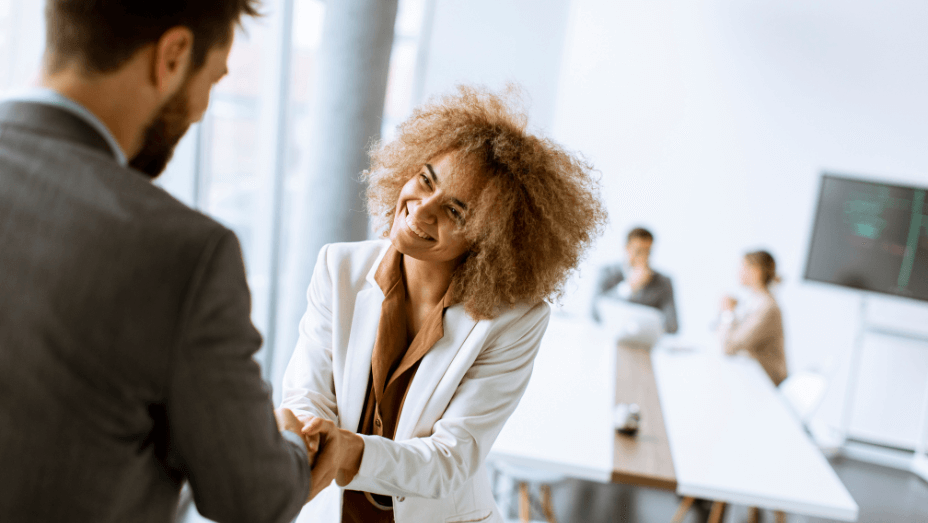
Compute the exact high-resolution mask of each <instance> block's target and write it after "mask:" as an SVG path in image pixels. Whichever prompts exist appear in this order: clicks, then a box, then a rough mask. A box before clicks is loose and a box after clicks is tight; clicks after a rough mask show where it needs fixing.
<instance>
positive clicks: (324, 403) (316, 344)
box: [281, 245, 338, 421]
mask: <svg viewBox="0 0 928 523" xmlns="http://www.w3.org/2000/svg"><path fill="white" fill-rule="evenodd" d="M328 248H329V247H328V245H326V246H324V247H323V248H322V249H321V250H320V251H319V259H318V260H317V261H316V268H315V269H314V270H313V277H312V280H310V283H309V289H308V290H307V291H306V300H307V302H308V303H309V305H308V307H307V308H306V314H304V315H303V318H302V319H301V320H300V337H299V340H298V341H297V345H296V348H295V349H294V350H293V356H291V357H290V363H288V364H287V370H286V372H284V380H283V386H284V388H283V401H282V402H281V406H282V407H287V408H289V409H292V410H293V412H295V413H296V414H308V415H310V416H315V417H317V418H325V419H328V420H332V421H336V420H337V418H338V406H337V399H336V396H335V378H334V374H333V372H334V369H333V362H332V308H331V305H330V304H331V302H332V277H331V275H330V274H329V270H328V264H327V263H326V257H327V253H328Z"/></svg>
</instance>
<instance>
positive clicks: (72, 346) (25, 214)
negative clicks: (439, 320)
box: [0, 102, 310, 523]
mask: <svg viewBox="0 0 928 523" xmlns="http://www.w3.org/2000/svg"><path fill="white" fill-rule="evenodd" d="M250 307H251V304H250V295H249V291H248V287H247V284H246V281H245V273H244V268H243V264H242V257H241V252H240V249H239V244H238V241H237V240H236V237H235V235H234V234H233V233H232V232H231V231H229V230H228V229H226V228H224V227H222V226H221V225H219V224H218V223H216V222H215V221H213V220H211V219H209V218H207V217H206V216H204V215H202V214H200V213H198V212H195V211H193V210H191V209H189V208H187V207H186V206H184V205H183V204H181V203H180V202H178V201H176V200H175V199H174V198H172V197H171V196H169V195H168V194H167V193H165V192H164V191H163V190H161V189H159V188H158V187H155V186H154V185H152V184H151V183H150V182H149V180H148V179H147V178H145V177H144V176H143V175H141V174H140V173H138V172H136V171H134V170H131V169H126V168H122V167H120V166H119V165H118V164H117V163H116V162H115V161H114V159H113V153H112V151H111V150H110V149H109V148H108V146H107V144H106V142H105V141H104V139H103V138H102V137H101V136H100V135H99V134H98V133H97V132H96V131H94V130H93V129H92V128H91V127H90V126H89V125H88V124H87V123H85V122H84V121H83V120H82V119H80V118H79V117H77V116H75V115H73V114H71V113H69V112H67V111H64V110H61V109H58V108H53V107H51V106H46V105H39V104H31V103H22V102H20V103H5V104H0V521H4V522H6V521H9V522H14V521H16V522H19V521H29V522H61V521H69V522H94V523H101V522H120V523H122V522H167V521H171V520H173V519H174V515H175V511H176V507H177V499H178V492H179V491H180V488H181V486H182V485H183V483H184V481H189V482H190V485H191V488H192V491H193V496H194V499H195V500H196V503H197V506H198V508H199V509H200V511H201V513H203V515H205V516H207V517H209V518H211V519H215V520H218V521H221V522H225V521H229V522H232V521H242V522H260V521H275V522H276V521H289V520H290V519H292V518H293V517H294V516H295V515H296V514H297V512H298V511H299V509H300V507H301V506H302V504H303V501H305V497H306V494H307V493H308V489H309V476H310V473H309V466H308V463H307V460H306V451H305V448H304V447H303V446H302V445H300V444H297V443H296V442H298V441H299V438H298V437H297V436H296V435H292V434H291V435H289V436H292V438H290V441H288V439H286V438H284V437H282V436H281V434H280V433H279V432H278V431H277V428H276V425H275V422H274V417H273V411H272V404H271V399H270V395H269V391H268V389H267V387H266V386H265V385H264V383H263V381H262V380H261V376H260V372H259V367H258V364H257V363H256V362H255V361H254V360H253V359H252V356H253V354H254V353H255V351H257V350H258V348H259V347H260V345H261V337H260V335H259V334H258V332H257V331H256V330H255V328H254V327H253V326H252V324H251V321H250V317H249V314H250ZM294 440H296V441H294Z"/></svg>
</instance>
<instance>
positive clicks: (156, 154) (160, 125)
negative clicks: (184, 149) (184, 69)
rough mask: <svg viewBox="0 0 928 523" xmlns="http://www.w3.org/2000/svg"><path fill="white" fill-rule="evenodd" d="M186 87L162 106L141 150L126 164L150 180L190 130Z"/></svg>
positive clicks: (169, 159)
mask: <svg viewBox="0 0 928 523" xmlns="http://www.w3.org/2000/svg"><path fill="white" fill-rule="evenodd" d="M188 86H189V82H184V84H183V85H182V86H181V88H180V90H178V91H177V94H175V95H174V96H172V97H171V98H170V99H168V101H167V102H165V103H164V105H163V106H161V109H160V110H159V111H158V114H156V115H155V118H154V120H153V121H152V123H151V124H150V125H149V126H148V128H147V129H146V130H145V137H144V141H143V142H142V148H141V149H139V152H138V153H137V154H136V155H135V156H134V157H133V158H132V160H131V161H130V162H129V165H130V166H132V167H134V168H135V169H138V170H139V171H142V172H143V173H145V174H147V175H148V176H149V177H151V178H152V179H155V178H157V177H158V176H159V175H160V174H161V173H162V172H164V169H165V167H167V165H168V162H169V161H171V157H172V156H173V155H174V148H175V147H177V143H178V142H180V139H181V138H183V136H184V134H185V133H186V132H187V129H188V128H190V108H189V101H190V100H189V96H188V92H187V88H188Z"/></svg>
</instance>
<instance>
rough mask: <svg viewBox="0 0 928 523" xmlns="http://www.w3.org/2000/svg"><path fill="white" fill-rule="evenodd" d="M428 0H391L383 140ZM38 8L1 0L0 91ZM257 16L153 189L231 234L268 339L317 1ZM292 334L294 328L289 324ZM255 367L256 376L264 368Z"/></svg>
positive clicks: (297, 166) (37, 31)
mask: <svg viewBox="0 0 928 523" xmlns="http://www.w3.org/2000/svg"><path fill="white" fill-rule="evenodd" d="M432 1H433V0H400V4H399V12H398V15H397V22H396V36H395V39H394V48H393V51H392V55H391V63H390V73H389V79H388V87H387V99H386V106H385V110H384V125H383V133H384V136H387V137H388V136H390V135H392V130H393V128H394V127H395V126H396V125H397V124H398V123H399V122H401V121H402V120H403V119H404V118H405V117H406V116H407V115H408V114H409V111H410V109H411V107H412V105H413V103H414V97H416V96H418V95H417V94H416V85H417V60H418V57H419V55H420V54H421V51H422V48H421V44H422V38H421V37H420V33H421V32H422V31H421V27H422V25H423V19H424V18H425V16H426V14H425V13H426V11H427V9H428V8H429V6H430V5H431V4H430V2H432ZM43 7H44V2H22V1H16V0H0V90H9V89H15V88H21V87H24V86H27V85H28V84H30V83H31V82H32V81H33V80H34V79H35V78H36V74H37V71H38V67H39V63H40V62H39V60H40V57H41V52H42V48H43V45H44V20H43ZM262 10H263V12H264V13H265V14H266V16H264V17H262V18H259V19H256V20H250V19H249V20H246V22H245V27H244V30H243V31H241V32H239V33H238V34H237V35H236V40H235V44H234V45H233V48H232V53H231V55H230V58H229V62H230V63H229V71H230V72H229V75H228V76H227V77H226V78H224V79H223V80H222V81H221V82H220V83H219V84H218V85H217V86H216V87H215V89H214V91H213V95H212V101H211V104H210V108H209V110H208V111H207V113H206V115H205V117H204V119H203V121H202V122H200V123H199V124H197V125H195V126H193V127H192V128H191V129H190V131H189V132H188V133H187V135H186V136H185V137H184V139H183V140H182V141H181V143H180V144H179V145H178V148H177V150H176V152H175V155H174V159H173V160H172V162H171V164H170V165H169V167H168V169H167V171H166V172H165V173H164V174H163V175H162V176H161V177H160V178H159V179H158V180H157V182H156V183H157V184H158V185H160V186H161V187H163V188H164V189H165V190H167V191H169V192H170V193H172V194H173V195H174V196H176V197H177V198H178V199H180V200H181V201H183V202H185V203H186V204H188V205H190V206H192V207H195V208H197V209H199V210H201V211H203V212H205V213H206V214H209V215H210V216H212V217H213V218H215V219H217V220H219V221H220V222H222V223H223V224H224V225H226V226H227V227H229V228H230V229H232V230H233V231H235V233H236V235H237V236H238V238H239V240H240V242H241V245H242V251H243V256H244V259H245V265H246V270H247V271H248V283H249V286H250V288H251V292H252V304H253V307H252V320H253V322H254V323H255V325H256V326H257V327H258V329H259V330H260V331H261V333H262V335H263V336H264V338H265V346H268V345H269V344H271V343H273V342H274V339H275V332H274V323H275V322H274V318H275V316H276V313H277V302H278V301H279V300H278V292H277V288H278V279H279V276H278V275H279V272H280V270H279V269H280V265H281V260H284V259H286V258H285V256H286V250H287V247H288V246H287V244H286V243H287V242H286V239H287V238H288V235H287V230H288V217H289V216H290V214H291V212H290V211H291V210H292V209H293V208H294V206H295V205H297V204H298V203H299V202H294V201H292V200H293V199H292V198H288V195H290V194H296V191H293V190H290V189H292V188H294V187H295V186H297V185H298V184H299V183H301V177H303V176H305V174H306V173H305V170H302V169H301V166H302V165H303V164H304V162H305V157H306V155H307V154H308V150H309V148H308V138H307V136H306V134H307V131H306V129H307V128H308V127H309V126H308V122H309V119H310V118H311V116H312V115H311V114H310V111H311V101H312V100H313V85H314V83H313V78H312V75H313V70H314V67H313V66H314V61H315V58H316V53H317V51H318V49H319V46H320V44H321V38H322V26H323V21H324V17H325V2H324V1H321V0H265V1H264V7H263V9H262ZM293 328H296V326H293ZM258 358H259V361H261V363H262V366H263V367H264V368H265V370H267V369H269V368H271V365H270V363H271V362H269V361H264V351H262V353H259V356H258Z"/></svg>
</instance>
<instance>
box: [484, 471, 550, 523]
mask: <svg viewBox="0 0 928 523" xmlns="http://www.w3.org/2000/svg"><path fill="white" fill-rule="evenodd" d="M490 466H491V467H492V469H493V470H494V471H495V472H496V477H495V488H494V490H495V494H496V501H497V503H499V505H500V510H501V511H502V513H503V516H504V517H506V516H508V515H509V512H510V506H511V500H512V499H513V491H514V490H515V488H516V487H518V489H519V519H518V520H515V521H518V522H519V523H539V522H533V521H532V519H531V514H532V486H533V485H537V486H538V490H539V494H540V501H541V503H540V509H541V513H542V514H544V517H545V521H546V522H547V523H557V518H556V517H555V515H554V506H553V505H552V503H551V485H553V484H555V483H560V482H561V481H563V480H564V479H566V476H564V475H563V474H560V473H556V472H548V471H544V470H538V469H533V468H528V467H522V466H519V465H513V464H511V463H506V462H503V461H494V462H493V463H491V464H490ZM536 506H537V505H536ZM507 521H512V520H508V519H507Z"/></svg>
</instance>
